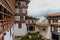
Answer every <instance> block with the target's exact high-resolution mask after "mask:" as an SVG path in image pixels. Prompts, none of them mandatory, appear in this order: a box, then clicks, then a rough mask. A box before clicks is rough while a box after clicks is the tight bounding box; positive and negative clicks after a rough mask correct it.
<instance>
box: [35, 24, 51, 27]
mask: <svg viewBox="0 0 60 40" xmlns="http://www.w3.org/2000/svg"><path fill="white" fill-rule="evenodd" d="M36 26H39V27H48V26H50V24H36Z"/></svg>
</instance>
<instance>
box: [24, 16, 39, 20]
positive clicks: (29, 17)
mask: <svg viewBox="0 0 60 40" xmlns="http://www.w3.org/2000/svg"><path fill="white" fill-rule="evenodd" d="M25 19H26V20H30V19H31V20H39V19H38V18H33V17H31V16H26V17H25Z"/></svg>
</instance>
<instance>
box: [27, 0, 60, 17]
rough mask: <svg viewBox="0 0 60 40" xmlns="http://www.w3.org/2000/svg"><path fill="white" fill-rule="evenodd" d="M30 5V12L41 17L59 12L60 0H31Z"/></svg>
mask: <svg viewBox="0 0 60 40" xmlns="http://www.w3.org/2000/svg"><path fill="white" fill-rule="evenodd" d="M28 6H29V7H28V14H29V15H31V16H35V17H37V16H38V17H39V16H44V15H47V14H48V13H53V12H59V11H60V0H31V2H30V4H29V5H28Z"/></svg>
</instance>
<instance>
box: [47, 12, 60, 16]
mask: <svg viewBox="0 0 60 40" xmlns="http://www.w3.org/2000/svg"><path fill="white" fill-rule="evenodd" d="M47 16H60V12H57V13H53V14H48V15H47Z"/></svg>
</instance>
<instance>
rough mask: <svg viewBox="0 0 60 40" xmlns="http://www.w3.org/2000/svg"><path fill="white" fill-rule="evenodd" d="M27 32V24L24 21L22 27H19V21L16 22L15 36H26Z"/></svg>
mask: <svg viewBox="0 0 60 40" xmlns="http://www.w3.org/2000/svg"><path fill="white" fill-rule="evenodd" d="M26 34H27V26H26V24H25V23H22V28H18V23H16V24H14V35H15V36H25V35H26Z"/></svg>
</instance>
